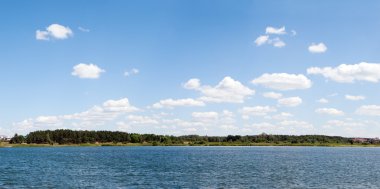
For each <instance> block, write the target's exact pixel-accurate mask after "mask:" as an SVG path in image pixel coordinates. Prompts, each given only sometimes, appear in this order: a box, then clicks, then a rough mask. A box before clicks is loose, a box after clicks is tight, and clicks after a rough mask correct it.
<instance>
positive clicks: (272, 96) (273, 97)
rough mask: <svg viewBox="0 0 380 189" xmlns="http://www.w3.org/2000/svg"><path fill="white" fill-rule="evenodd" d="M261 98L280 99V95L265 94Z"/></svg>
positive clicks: (273, 93)
mask: <svg viewBox="0 0 380 189" xmlns="http://www.w3.org/2000/svg"><path fill="white" fill-rule="evenodd" d="M263 97H265V98H272V99H279V98H281V97H282V94H281V93H275V92H266V93H263Z"/></svg>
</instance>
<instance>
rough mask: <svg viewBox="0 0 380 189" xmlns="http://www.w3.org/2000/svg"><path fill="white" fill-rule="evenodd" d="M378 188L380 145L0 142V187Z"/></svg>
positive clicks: (379, 185)
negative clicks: (23, 145) (60, 144)
mask: <svg viewBox="0 0 380 189" xmlns="http://www.w3.org/2000/svg"><path fill="white" fill-rule="evenodd" d="M32 187H35V188H41V187H42V188H380V148H325V147H62V148H2V149H0V188H32Z"/></svg>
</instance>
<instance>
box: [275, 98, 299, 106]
mask: <svg viewBox="0 0 380 189" xmlns="http://www.w3.org/2000/svg"><path fill="white" fill-rule="evenodd" d="M277 102H278V104H279V105H281V106H288V107H295V106H298V105H300V104H302V99H301V98H300V97H298V96H297V97H289V98H281V99H278V101H277Z"/></svg>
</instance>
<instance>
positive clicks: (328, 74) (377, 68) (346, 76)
mask: <svg viewBox="0 0 380 189" xmlns="http://www.w3.org/2000/svg"><path fill="white" fill-rule="evenodd" d="M307 73H308V74H314V75H318V74H320V75H322V76H324V77H325V78H328V79H331V80H333V81H336V82H340V83H353V82H354V81H355V80H358V81H368V82H373V83H377V82H378V81H379V80H380V64H378V63H366V62H361V63H359V64H341V65H339V66H338V67H335V68H332V67H324V68H319V67H311V68H308V69H307Z"/></svg>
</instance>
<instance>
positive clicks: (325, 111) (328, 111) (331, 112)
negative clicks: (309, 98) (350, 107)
mask: <svg viewBox="0 0 380 189" xmlns="http://www.w3.org/2000/svg"><path fill="white" fill-rule="evenodd" d="M315 112H316V113H319V114H327V115H335V116H342V115H344V112H343V111H341V110H338V109H335V108H318V109H316V110H315Z"/></svg>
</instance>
